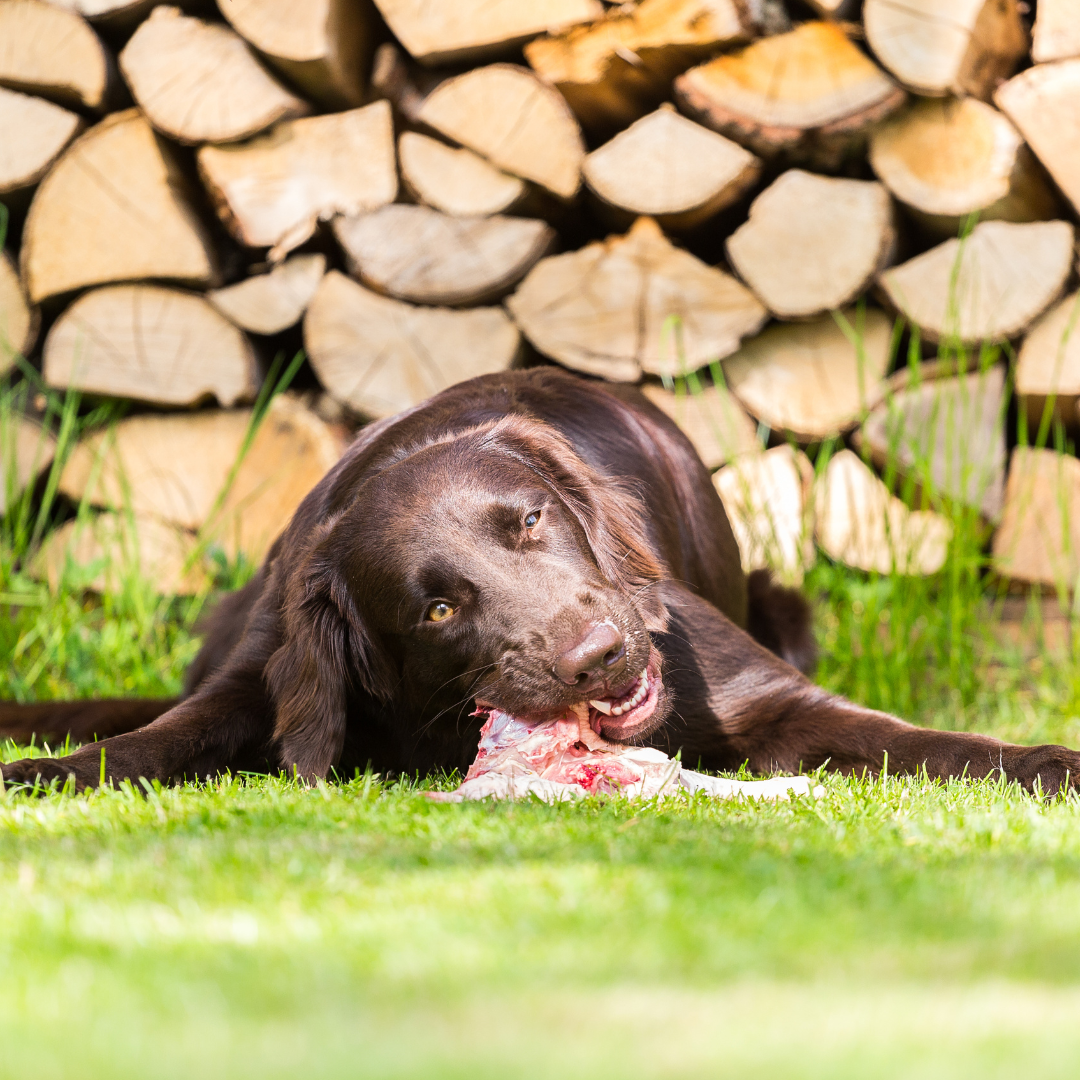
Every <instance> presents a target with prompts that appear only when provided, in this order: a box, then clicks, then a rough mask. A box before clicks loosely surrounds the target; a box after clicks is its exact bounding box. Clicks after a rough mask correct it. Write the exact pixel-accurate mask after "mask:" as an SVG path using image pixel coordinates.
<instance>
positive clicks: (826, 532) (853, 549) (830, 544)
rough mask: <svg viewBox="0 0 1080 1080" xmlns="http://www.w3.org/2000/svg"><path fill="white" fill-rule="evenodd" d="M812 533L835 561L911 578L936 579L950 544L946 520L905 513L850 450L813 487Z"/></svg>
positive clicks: (833, 460) (927, 514)
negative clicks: (928, 576) (814, 487)
mask: <svg viewBox="0 0 1080 1080" xmlns="http://www.w3.org/2000/svg"><path fill="white" fill-rule="evenodd" d="M814 532H815V535H816V537H817V542H818V545H819V546H820V547H821V550H822V551H824V552H825V554H826V555H828V556H829V558H830V559H833V560H835V561H836V562H840V563H844V564H845V565H846V566H852V567H854V568H855V569H856V570H866V571H868V572H876V573H879V574H904V575H909V576H926V575H929V574H936V573H937V572H938V571H939V570H940V569H941V568H942V566H944V565H945V558H946V556H947V555H948V550H949V543H950V541H951V540H952V526H951V525H950V524H949V522H948V521H947V520H946V519H945V518H943V517H942V516H941V515H940V514H936V513H934V512H933V511H932V510H909V509H908V508H907V507H906V506H905V505H904V504H903V503H902V502H901V501H900V500H899V499H897V498H896V497H895V496H893V495H891V494H890V493H889V489H888V488H887V487H886V486H885V485H884V484H883V483H882V482H881V481H880V480H879V479H878V478H877V477H876V476H875V475H874V474H873V472H872V471H871V470H870V469H868V468H867V467H866V465H864V464H863V462H862V461H861V460H860V459H859V457H858V455H856V454H853V453H852V452H851V451H850V450H841V451H840V452H839V453H838V454H834V455H833V457H832V458H831V459H830V460H829V464H828V466H827V467H826V469H825V475H824V476H823V477H822V478H821V480H820V481H819V482H818V484H817V488H816V491H815V500H814Z"/></svg>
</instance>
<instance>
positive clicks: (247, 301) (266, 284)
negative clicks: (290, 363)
mask: <svg viewBox="0 0 1080 1080" xmlns="http://www.w3.org/2000/svg"><path fill="white" fill-rule="evenodd" d="M324 273H326V256H325V255H294V256H293V257H292V258H291V259H286V260H285V262H283V263H281V265H280V266H275V267H274V268H273V269H272V270H271V271H270V273H268V274H255V275H253V276H252V277H249V278H248V279H247V280H246V281H241V282H239V283H238V284H236V285H229V286H228V287H226V288H224V289H214V290H212V291H211V292H208V293H207V294H206V299H207V300H209V301H210V303H211V304H213V305H214V307H216V308H217V309H218V311H220V312H221V313H222V315H224V316H226V318H228V319H230V320H231V321H232V322H234V323H235V324H236V325H237V326H239V327H240V328H241V329H242V330H250V331H251V332H252V333H253V334H277V333H279V332H280V331H282V330H287V329H288V328H289V327H290V326H295V325H296V323H298V322H299V321H300V316H301V315H303V314H304V312H305V311H306V310H307V306H308V303H309V302H310V301H311V298H312V297H313V296H314V295H315V290H316V289H317V288H318V287H319V282H320V281H321V280H322V276H323V274H324Z"/></svg>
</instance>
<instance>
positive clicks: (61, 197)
mask: <svg viewBox="0 0 1080 1080" xmlns="http://www.w3.org/2000/svg"><path fill="white" fill-rule="evenodd" d="M185 190H186V184H185V182H184V178H183V175H182V174H181V173H180V171H179V169H178V167H177V166H176V164H175V162H174V161H173V159H172V157H171V154H170V153H169V151H168V150H167V148H166V147H165V145H164V144H163V143H162V142H161V140H160V139H159V138H158V137H157V136H156V135H155V134H154V131H153V129H152V128H151V127H150V125H149V124H148V123H147V122H146V120H145V118H144V117H143V116H142V115H141V114H140V113H139V112H138V111H137V110H135V109H129V110H127V111H126V112H120V113H115V114H113V115H112V116H109V117H107V118H106V119H105V120H103V121H102V122H101V123H100V124H97V125H96V126H95V127H92V128H91V129H90V130H89V131H87V132H86V133H85V134H83V135H81V136H79V138H78V139H76V140H75V142H73V143H72V144H71V146H70V147H68V149H67V150H66V151H65V152H64V154H63V155H62V156H61V157H60V160H59V161H57V163H56V165H55V166H54V167H53V169H52V171H51V172H50V173H49V174H48V175H47V176H46V177H45V179H44V180H42V182H41V183H40V184H39V185H38V189H37V191H36V192H35V194H34V201H33V202H32V203H31V204H30V211H29V213H28V215H27V219H26V225H25V228H24V230H23V247H22V256H21V258H22V272H23V279H24V280H25V282H26V286H27V292H28V293H29V294H30V299H31V300H32V301H33V302H34V303H38V302H39V301H41V300H44V299H47V298H48V297H52V296H58V295H59V294H61V293H66V292H70V291H71V290H72V289H80V288H84V287H85V286H87V285H102V284H105V283H106V282H110V281H130V280H133V279H139V278H158V279H166V280H174V281H182V282H185V283H190V284H198V285H206V284H208V283H209V282H210V281H211V280H212V279H213V277H214V275H215V270H214V261H213V255H212V252H211V248H210V243H209V240H208V239H207V236H206V233H205V231H204V229H203V227H202V224H201V223H200V222H199V220H198V218H197V216H196V214H195V212H194V210H192V208H191V206H190V205H189V204H188V202H187V201H186V199H185V196H184V192H185Z"/></svg>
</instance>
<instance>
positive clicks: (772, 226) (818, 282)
mask: <svg viewBox="0 0 1080 1080" xmlns="http://www.w3.org/2000/svg"><path fill="white" fill-rule="evenodd" d="M895 247H896V230H895V229H894V228H893V212H892V200H891V199H890V198H889V193H888V192H887V191H886V190H885V188H884V187H883V186H882V185H881V184H878V183H874V182H873V181H869V180H838V179H834V178H830V177H826V176H815V175H814V174H812V173H807V172H803V171H802V170H801V169H791V170H789V171H788V172H786V173H784V174H783V175H782V176H780V178H779V179H778V180H776V181H775V182H774V183H773V184H771V185H770V186H769V187H768V188H766V189H765V190H764V191H763V192H762V193H761V194H760V195H759V196H758V197H757V198H756V199H755V200H754V201H753V202H752V203H751V204H750V217H749V220H748V221H746V223H745V224H743V225H741V226H740V227H739V228H738V229H736V230H735V232H734V233H732V235H731V236H730V237H729V238H728V241H727V254H728V258H729V259H730V260H731V265H732V266H733V267H734V268H735V270H736V272H737V273H738V274H739V276H740V277H741V278H742V279H743V281H745V282H746V283H747V285H749V286H750V288H751V289H753V290H754V294H755V295H756V296H757V298H758V299H759V300H760V301H761V302H762V303H763V304H764V305H765V306H766V307H767V308H768V309H769V310H770V311H771V312H772V313H773V314H774V315H775V316H776V317H777V318H780V319H805V318H809V317H811V316H814V315H817V314H819V313H821V312H823V311H829V310H832V309H833V308H839V307H843V306H844V305H845V304H850V303H851V302H852V301H853V300H854V299H855V298H856V297H857V296H859V295H860V294H861V293H862V292H863V291H864V290H865V289H866V287H867V285H868V284H869V283H870V282H871V281H872V280H873V278H874V277H875V276H876V275H877V274H878V273H879V271H881V270H882V269H883V268H884V267H886V266H888V264H889V262H890V261H891V260H892V256H893V252H894V250H895Z"/></svg>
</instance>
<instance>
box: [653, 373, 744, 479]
mask: <svg viewBox="0 0 1080 1080" xmlns="http://www.w3.org/2000/svg"><path fill="white" fill-rule="evenodd" d="M641 390H642V393H644V395H645V396H646V397H647V398H648V399H649V400H650V401H651V402H652V403H653V404H654V405H655V406H656V407H657V408H658V409H661V410H662V411H663V412H665V413H667V415H668V416H670V417H671V419H672V420H674V421H675V423H676V424H678V425H679V427H680V428H682V430H683V432H684V434H685V435H686V437H687V438H688V439H689V440H690V441H691V442H692V443H693V444H694V449H695V450H696V451H697V452H698V457H700V458H701V460H702V461H703V462H704V463H705V465H706V467H707V468H710V469H715V468H717V467H718V466H720V465H724V464H726V463H727V462H729V461H731V460H732V459H733V458H737V457H738V456H739V455H740V454H749V453H753V452H754V451H756V450H760V449H761V444H760V443H759V442H758V439H757V428H756V427H755V425H754V422H753V420H751V419H750V417H749V416H747V415H746V412H745V410H744V409H743V407H742V406H741V405H740V404H739V403H738V401H736V400H735V397H734V396H733V395H732V394H730V393H728V391H727V390H725V389H724V388H723V387H722V386H705V387H702V388H701V389H699V390H697V391H695V392H693V393H687V392H686V391H685V390H684V389H682V388H681V387H680V389H678V390H675V391H672V390H666V389H665V388H664V387H662V386H658V385H657V384H656V383H646V384H645V385H644V386H643V387H642V388H641Z"/></svg>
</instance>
